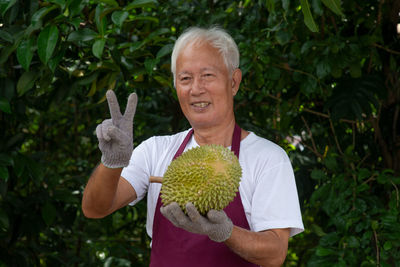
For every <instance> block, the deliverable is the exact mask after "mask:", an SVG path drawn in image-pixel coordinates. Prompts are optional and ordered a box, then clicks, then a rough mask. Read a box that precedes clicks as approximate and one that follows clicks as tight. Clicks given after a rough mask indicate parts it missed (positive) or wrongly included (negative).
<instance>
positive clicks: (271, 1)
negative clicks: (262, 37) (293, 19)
mask: <svg viewBox="0 0 400 267" xmlns="http://www.w3.org/2000/svg"><path fill="white" fill-rule="evenodd" d="M266 6H267V9H268V11H269V12H270V13H273V12H274V11H275V0H266Z"/></svg>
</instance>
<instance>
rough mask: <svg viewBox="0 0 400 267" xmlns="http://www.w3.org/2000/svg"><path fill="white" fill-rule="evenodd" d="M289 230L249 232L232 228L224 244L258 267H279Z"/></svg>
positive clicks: (283, 257) (284, 256) (284, 255)
mask: <svg viewBox="0 0 400 267" xmlns="http://www.w3.org/2000/svg"><path fill="white" fill-rule="evenodd" d="M288 239H289V230H288V229H274V230H268V231H264V232H251V231H249V230H246V229H243V228H240V227H237V226H234V227H233V230H232V234H231V236H230V238H229V239H227V240H226V241H225V244H226V245H227V246H228V247H229V248H230V249H231V250H232V251H233V252H235V253H237V254H238V255H239V256H241V257H242V258H244V259H245V260H247V261H249V262H252V263H254V264H258V265H260V266H281V265H282V264H283V262H284V260H285V258H286V253H287V249H288Z"/></svg>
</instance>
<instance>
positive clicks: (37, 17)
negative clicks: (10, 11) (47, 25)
mask: <svg viewBox="0 0 400 267" xmlns="http://www.w3.org/2000/svg"><path fill="white" fill-rule="evenodd" d="M57 8H59V7H58V6H57V5H51V6H46V7H43V8H41V9H39V10H38V11H36V12H35V13H34V14H33V15H32V18H31V24H32V26H33V27H35V26H37V25H38V24H39V23H41V21H42V19H43V17H44V16H46V15H47V14H48V13H49V12H50V11H52V10H54V9H57ZM39 25H41V24H39Z"/></svg>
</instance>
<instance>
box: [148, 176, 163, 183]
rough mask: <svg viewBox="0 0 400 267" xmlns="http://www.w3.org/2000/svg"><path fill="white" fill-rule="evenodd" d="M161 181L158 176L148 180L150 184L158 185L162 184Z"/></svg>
mask: <svg viewBox="0 0 400 267" xmlns="http://www.w3.org/2000/svg"><path fill="white" fill-rule="evenodd" d="M162 180H163V178H162V177H159V176H150V178H149V181H150V183H160V184H162Z"/></svg>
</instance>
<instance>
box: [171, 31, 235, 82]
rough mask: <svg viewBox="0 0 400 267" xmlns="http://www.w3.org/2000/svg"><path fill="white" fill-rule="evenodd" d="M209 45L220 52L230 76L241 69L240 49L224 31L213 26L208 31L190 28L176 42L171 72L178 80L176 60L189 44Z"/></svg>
mask: <svg viewBox="0 0 400 267" xmlns="http://www.w3.org/2000/svg"><path fill="white" fill-rule="evenodd" d="M202 42H207V43H209V44H210V45H211V46H212V47H215V48H216V49H218V51H219V52H220V54H221V56H222V58H223V60H224V63H225V66H226V68H227V70H228V73H229V75H232V73H233V71H234V70H235V69H237V68H239V49H238V47H237V45H236V43H235V41H234V40H233V38H232V37H231V36H230V35H229V34H228V33H227V32H226V31H225V30H223V29H221V28H219V27H216V26H213V27H211V28H208V29H204V28H199V27H190V28H188V29H187V30H186V31H184V32H183V33H182V34H181V36H179V38H178V39H177V40H176V42H175V45H174V49H173V50H172V55H171V72H172V74H173V75H174V85H175V78H176V60H177V58H178V55H179V54H180V53H181V51H182V50H183V49H184V48H185V47H186V46H188V45H189V44H194V43H196V44H201V43H202Z"/></svg>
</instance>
